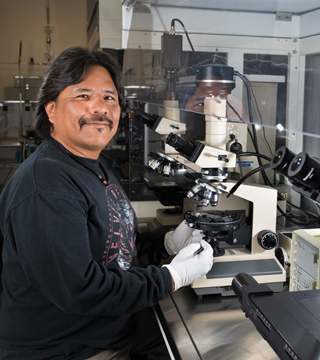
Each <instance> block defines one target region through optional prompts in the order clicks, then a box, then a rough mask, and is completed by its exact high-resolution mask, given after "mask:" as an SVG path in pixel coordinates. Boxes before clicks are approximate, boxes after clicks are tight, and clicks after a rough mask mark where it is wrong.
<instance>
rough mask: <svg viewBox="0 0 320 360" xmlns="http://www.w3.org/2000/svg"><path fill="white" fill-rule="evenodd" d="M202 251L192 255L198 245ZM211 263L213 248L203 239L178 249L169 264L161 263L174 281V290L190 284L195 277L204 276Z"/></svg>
mask: <svg viewBox="0 0 320 360" xmlns="http://www.w3.org/2000/svg"><path fill="white" fill-rule="evenodd" d="M200 245H201V246H202V247H203V249H204V250H203V251H202V252H201V253H200V254H198V255H193V254H194V252H195V251H197V250H198V249H199V247H200ZM212 264H213V249H212V247H211V246H210V245H209V244H208V243H207V242H206V241H204V240H201V242H200V243H198V244H190V245H188V246H187V247H185V248H184V249H182V250H180V251H179V253H178V255H177V256H175V258H174V259H173V260H172V261H171V263H170V264H169V265H163V266H165V267H166V268H168V270H169V271H170V274H171V277H172V279H173V281H174V291H176V290H178V289H179V288H180V287H182V286H186V285H189V284H191V283H192V282H194V281H195V280H197V279H200V278H202V277H203V276H205V275H206V274H207V273H208V272H209V270H210V269H211V267H212Z"/></svg>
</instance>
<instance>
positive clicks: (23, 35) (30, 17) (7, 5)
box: [0, 0, 87, 102]
mask: <svg viewBox="0 0 320 360" xmlns="http://www.w3.org/2000/svg"><path fill="white" fill-rule="evenodd" d="M47 4H48V1H47V0H0V102H2V101H3V100H4V93H3V88H4V87H5V86H13V77H14V76H15V75H18V55H19V44H20V40H21V41H22V59H21V75H25V76H28V75H29V76H30V75H37V76H43V75H44V73H45V71H46V70H47V68H48V66H45V65H33V66H31V65H28V63H29V62H30V58H33V59H34V62H35V63H44V62H47V59H46V57H45V55H44V53H45V52H47V43H46V36H47V34H46V31H45V29H44V27H45V26H47ZM49 8H50V12H49V14H50V26H52V27H53V31H52V33H51V40H52V41H51V52H53V54H54V57H53V59H54V58H56V57H57V56H58V55H59V53H61V52H62V51H63V50H64V49H66V48H68V47H70V46H75V45H82V46H86V45H87V38H86V36H87V35H86V29H87V7H86V0H49Z"/></svg>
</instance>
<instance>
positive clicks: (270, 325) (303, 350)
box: [232, 273, 320, 360]
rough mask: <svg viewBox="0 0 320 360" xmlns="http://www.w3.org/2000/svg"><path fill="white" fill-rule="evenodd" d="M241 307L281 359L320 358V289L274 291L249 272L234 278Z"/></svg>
mask: <svg viewBox="0 0 320 360" xmlns="http://www.w3.org/2000/svg"><path fill="white" fill-rule="evenodd" d="M232 287H233V290H234V292H235V293H236V295H237V296H238V298H239V301H240V303H241V309H242V311H243V312H244V313H245V315H246V317H248V318H249V319H250V320H251V321H252V323H253V324H254V325H255V327H256V328H257V330H258V331H259V332H260V334H261V335H262V337H263V338H264V339H265V340H266V341H267V342H268V343H269V344H270V346H271V347H272V348H273V350H274V351H275V352H276V353H277V355H278V356H279V358H280V359H281V360H292V359H294V360H310V359H319V358H320V323H319V321H320V318H319V312H318V311H317V309H318V308H319V303H320V291H319V290H313V291H294V292H280V293H274V292H273V291H272V290H271V289H270V287H269V286H267V285H266V284H259V283H258V282H257V281H256V280H255V279H254V278H253V277H252V276H250V275H248V274H247V273H240V274H238V275H237V276H235V278H234V279H233V280H232Z"/></svg>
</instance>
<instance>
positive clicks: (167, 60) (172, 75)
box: [123, 1, 320, 227]
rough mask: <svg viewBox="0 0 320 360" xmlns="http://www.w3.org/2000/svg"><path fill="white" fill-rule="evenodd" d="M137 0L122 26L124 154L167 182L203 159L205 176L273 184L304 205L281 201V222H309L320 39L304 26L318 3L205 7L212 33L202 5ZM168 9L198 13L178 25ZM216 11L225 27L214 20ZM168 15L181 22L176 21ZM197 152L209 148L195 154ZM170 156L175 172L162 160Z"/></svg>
mask: <svg viewBox="0 0 320 360" xmlns="http://www.w3.org/2000/svg"><path fill="white" fill-rule="evenodd" d="M182 2H183V1H182ZM139 3H140V5H139V6H140V7H138V8H136V10H135V11H134V12H133V15H132V21H131V25H130V27H129V28H127V29H125V30H126V37H127V48H126V49H125V51H124V63H123V73H124V81H125V89H126V94H127V95H126V98H127V112H128V113H130V114H131V120H130V121H129V123H128V128H129V129H130V130H129V131H130V134H131V138H130V149H131V150H130V151H131V156H132V158H133V159H134V161H138V162H140V163H143V164H144V165H145V166H146V167H148V166H149V165H150V164H151V165H152V166H153V167H154V168H155V169H156V170H157V171H158V170H161V171H160V172H161V175H162V176H163V172H164V171H167V172H168V173H167V174H166V175H167V178H166V179H167V183H168V186H170V185H169V184H170V181H172V182H176V176H177V174H178V175H179V174H181V173H182V171H183V169H185V171H186V173H187V174H189V175H188V176H189V179H191V178H192V181H194V178H197V177H198V178H199V177H200V176H203V169H206V168H208V169H216V170H217V173H218V175H217V174H215V175H212V176H213V177H212V178H211V179H212V181H213V182H219V181H225V180H227V181H230V180H232V181H235V182H237V181H240V182H242V181H243V180H242V179H243V178H245V179H246V180H245V181H246V183H253V184H260V185H267V186H273V187H275V188H277V189H278V192H279V195H281V196H282V197H283V198H285V199H286V200H290V203H292V204H294V205H296V206H298V207H300V206H302V207H303V208H304V209H308V211H310V212H311V214H310V213H306V212H301V211H300V210H299V209H297V208H295V207H293V206H292V207H291V204H290V203H287V209H285V211H286V210H288V213H289V215H288V214H287V215H286V217H287V218H288V219H289V218H290V217H291V219H292V221H288V224H290V226H300V227H301V226H302V225H303V226H309V223H308V221H309V222H311V223H312V224H314V219H315V218H316V217H318V215H319V213H318V204H317V203H315V202H314V200H318V195H319V190H320V185H318V183H317V181H315V180H314V179H315V178H318V177H319V176H320V165H319V163H318V162H317V160H316V158H318V157H319V158H320V154H319V152H320V145H319V144H320V142H319V138H320V125H319V124H320V121H318V120H319V113H320V111H319V110H320V109H319V106H320V105H319V100H318V99H319V95H320V94H319V91H320V90H319V89H320V86H319V85H320V76H319V74H320V72H319V71H320V70H319V69H320V60H319V59H320V56H319V53H320V47H319V46H318V45H317V43H319V41H318V40H319V39H318V38H319V36H318V35H316V33H315V30H314V27H313V24H314V22H315V19H316V17H315V15H316V13H317V12H318V10H317V9H313V8H312V9H307V10H308V11H309V10H311V11H309V12H305V13H301V12H299V11H300V10H301V9H300V8H299V9H298V8H297V3H294V4H292V6H293V7H292V12H291V13H290V12H288V13H287V14H284V13H276V14H275V13H272V17H271V10H270V11H268V10H267V9H265V12H264V13H263V11H262V12H261V13H260V14H253V13H250V11H249V9H243V12H236V11H233V10H237V11H238V10H240V9H232V7H230V8H228V9H226V8H225V10H228V12H224V11H223V10H224V9H219V11H220V12H219V11H215V9H212V11H213V12H212V14H214V15H215V18H214V19H215V22H214V25H216V28H215V32H213V30H212V29H213V23H212V24H211V23H210V22H206V21H205V20H206V19H208V18H209V16H210V14H211V13H210V14H209V12H210V11H211V10H210V9H209V10H204V9H193V10H192V12H190V11H191V9H188V8H182V7H180V8H179V12H177V9H176V8H175V7H174V5H170V6H169V5H168V6H167V4H162V6H157V4H155V3H151V4H150V3H146V2H139ZM226 4H227V5H226V6H229V5H230V3H226ZM231 5H232V4H231ZM309 5H310V4H309ZM171 6H172V7H171ZM181 6H182V5H181ZM239 6H240V7H241V4H239ZM306 6H307V4H306ZM289 10H290V9H289ZM177 13H179V14H181V16H182V15H190V14H193V16H194V18H196V14H198V15H199V18H198V20H199V21H197V22H192V21H191V18H190V17H187V16H186V17H185V18H188V19H189V23H186V22H185V23H184V24H182V23H181V22H180V20H179V19H176V15H175V14H177ZM218 15H219V16H220V17H219V16H218ZM233 15H235V16H236V15H237V16H238V18H237V20H238V21H237V23H233V22H232V19H236V17H234V18H233ZM240 15H241V19H242V20H243V21H240V20H239V18H240ZM190 16H191V15H190ZM142 18H143V19H149V20H150V21H149V22H148V21H140V20H141V19H142ZM226 19H228V20H229V21H228V27H225V26H222V23H223V22H224V21H225V20H226ZM298 20H299V21H298ZM202 21H203V24H202V23H201V22H202ZM246 21H247V22H248V26H247V27H246V26H245V22H246ZM178 22H180V25H183V27H182V29H183V30H181V28H179V29H180V30H179V31H178V30H177V28H178ZM252 22H255V24H256V27H255V28H253V27H250V25H252ZM170 23H171V31H170V26H169V25H170ZM258 23H259V24H258ZM204 24H206V26H205V25H204ZM172 25H175V29H172ZM180 25H179V26H180ZM184 25H185V26H186V28H188V31H189V33H188V34H187V33H186V32H185V30H186V29H185V27H184ZM161 28H163V29H164V31H160V30H159V29H161ZM141 111H142V112H141ZM162 126H163V127H162ZM170 133H172V134H171V135H170ZM201 146H202V147H204V149H205V150H201V149H202V148H201ZM209 148H210V149H211V150H209ZM212 149H214V150H212ZM279 149H280V150H279ZM202 151H204V152H202ZM206 151H207V152H208V154H209V153H210V155H208V156H206V157H204V153H205V152H206ZM211 151H212V152H211ZM302 151H306V153H307V154H308V155H306V156H305V155H304V154H302V157H300V160H299V158H298V159H295V160H294V163H292V164H291V166H292V169H291V173H290V174H291V175H290V176H289V175H288V166H289V165H286V166H285V163H286V162H288V164H290V163H291V161H292V160H293V158H294V156H295V155H296V154H299V153H301V152H302ZM197 152H198V153H197ZM241 152H242V153H245V154H246V155H243V154H241ZM235 153H237V155H232V154H235ZM199 154H200V155H199ZM198 155H199V158H197V156H198ZM163 157H167V158H166V161H165V160H163ZM171 157H172V159H173V161H172V163H171V166H172V167H174V168H175V172H174V171H173V170H172V169H171V170H168V168H165V165H166V164H168V163H170V159H168V158H171ZM201 157H204V158H205V160H204V162H202V160H199V159H201ZM309 158H310V159H312V161H311V160H310V161H309V160H308V159H309ZM157 160H158V162H162V165H161V166H160V165H159V166H158V164H157ZM313 160H314V161H313ZM174 161H175V162H176V163H178V164H176V165H173V163H174ZM270 161H271V168H270V166H269V164H270ZM300 162H301V165H300ZM311 164H312V165H311ZM295 166H296V167H299V166H302V168H301V173H295V172H294V167H295ZM283 167H284V168H283ZM257 168H258V169H260V170H257V171H256V172H253V173H251V172H252V171H254V170H255V169H257ZM219 169H222V171H221V173H219ZM170 171H172V172H171V173H170ZM310 171H311V174H309V173H310ZM313 172H315V173H314V174H313ZM201 173H202V175H201ZM168 174H169V175H170V176H168ZM210 174H211V170H210ZM247 174H249V175H250V174H251V175H250V176H249V175H247ZM292 174H294V175H292ZM308 174H309V175H308ZM210 176H211V175H210ZM168 179H169V180H168ZM159 181H160V180H159ZM163 181H164V180H163ZM293 184H294V187H292V186H293ZM185 186H186V187H188V186H189V187H190V183H189V184H187V185H185ZM301 194H303V196H301ZM301 197H302V198H303V200H302V201H301ZM310 198H312V199H313V200H312V201H311V202H310ZM306 199H307V200H306ZM279 214H280V213H279ZM279 216H282V215H281V214H280V215H279ZM295 219H298V220H297V221H296V220H295ZM280 223H281V224H284V223H285V222H284V221H282V222H281V221H280ZM297 224H298V225H297ZM316 224H317V223H316ZM317 225H318V224H317Z"/></svg>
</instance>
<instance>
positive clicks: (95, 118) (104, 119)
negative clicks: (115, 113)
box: [79, 114, 113, 130]
mask: <svg viewBox="0 0 320 360" xmlns="http://www.w3.org/2000/svg"><path fill="white" fill-rule="evenodd" d="M97 121H100V122H106V123H107V124H108V126H109V128H110V130H112V129H113V121H112V120H111V119H109V118H107V117H106V116H104V115H99V114H97V115H92V116H91V117H86V116H82V117H81V118H80V120H79V126H80V129H81V128H82V126H83V125H85V124H90V123H93V122H97Z"/></svg>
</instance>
